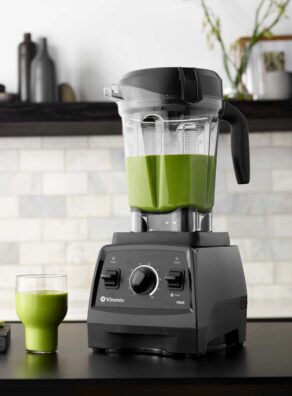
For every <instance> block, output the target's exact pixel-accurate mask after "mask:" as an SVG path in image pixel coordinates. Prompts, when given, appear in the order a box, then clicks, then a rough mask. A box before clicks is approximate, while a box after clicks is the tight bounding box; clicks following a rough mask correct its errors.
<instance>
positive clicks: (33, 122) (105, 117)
mask: <svg viewBox="0 0 292 396" xmlns="http://www.w3.org/2000/svg"><path fill="white" fill-rule="evenodd" d="M121 133H122V126H121V120H120V117H119V115H118V112H117V106H116V105H115V104H114V103H106V102H82V103H78V102H76V103H40V104H36V103H30V104H25V103H11V104H8V103H5V104H0V136H65V135H71V136H74V135H119V134H121Z"/></svg>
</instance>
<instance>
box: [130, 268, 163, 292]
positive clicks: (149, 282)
mask: <svg viewBox="0 0 292 396" xmlns="http://www.w3.org/2000/svg"><path fill="white" fill-rule="evenodd" d="M157 284H158V277H157V274H156V272H155V271H154V270H153V269H152V268H151V267H148V266H146V265H145V266H141V267H137V268H136V269H135V270H134V271H133V272H132V274H131V276H130V286H131V288H132V290H133V291H134V292H135V293H137V294H153V293H154V291H155V288H156V287H157Z"/></svg>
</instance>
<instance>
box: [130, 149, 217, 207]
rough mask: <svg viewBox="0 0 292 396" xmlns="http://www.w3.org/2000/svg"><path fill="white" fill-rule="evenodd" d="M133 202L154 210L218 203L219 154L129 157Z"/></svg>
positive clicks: (205, 205)
mask: <svg viewBox="0 0 292 396" xmlns="http://www.w3.org/2000/svg"><path fill="white" fill-rule="evenodd" d="M126 166H127V174H128V190H129V204H130V206H131V207H133V208H139V209H141V210H145V211H150V212H167V211H171V210H175V209H177V208H178V207H180V208H183V207H194V208H196V209H198V210H199V211H202V212H204V211H208V210H210V209H211V208H212V206H213V204H214V189H215V176H216V157H215V156H209V155H203V154H175V155H171V154H169V155H147V156H140V157H128V158H127V160H126Z"/></svg>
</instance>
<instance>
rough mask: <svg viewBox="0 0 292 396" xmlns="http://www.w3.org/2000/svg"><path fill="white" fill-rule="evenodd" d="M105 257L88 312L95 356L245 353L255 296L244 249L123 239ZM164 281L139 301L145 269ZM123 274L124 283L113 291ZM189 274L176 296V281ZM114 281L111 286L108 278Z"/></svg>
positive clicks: (170, 239)
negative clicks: (137, 286) (250, 300)
mask: <svg viewBox="0 0 292 396" xmlns="http://www.w3.org/2000/svg"><path fill="white" fill-rule="evenodd" d="M113 242H114V243H113V244H112V245H108V246H105V247H103V248H102V249H101V252H100V255H99V257H98V260H97V265H96V269H95V274H94V278H93V283H92V290H91V296H90V304H89V310H88V321H87V326H88V345H89V347H91V348H92V349H93V350H95V351H103V352H115V353H116V352H118V353H147V354H149V353H150V354H159V355H163V356H183V355H184V356H187V355H204V354H206V353H207V351H209V350H214V348H215V349H216V348H219V349H222V348H220V347H219V346H221V347H222V346H226V347H227V348H230V347H234V346H235V347H238V346H241V345H242V344H243V342H244V341H245V336H246V309H247V292H246V285H245V279H244V273H243V269H242V263H241V259H240V255H239V250H238V247H237V246H230V244H229V236H228V233H213V232H207V233H201V232H194V233H172V232H148V233H116V234H114V237H113ZM141 267H144V268H146V267H147V268H148V269H149V270H150V271H152V272H153V273H155V274H156V275H157V279H156V280H157V284H156V286H155V289H154V291H152V292H151V293H148V294H147V293H146V294H139V293H135V292H134V290H133V288H132V286H131V280H132V279H133V273H135V271H137V269H138V270H139V268H141ZM111 271H117V272H116V274H118V277H119V279H118V283H117V285H116V286H113V285H114V281H113V282H112V286H109V287H108V286H106V285H107V282H106V281H105V278H106V275H107V274H109V273H112V272H111ZM173 271H174V272H176V273H181V274H183V276H182V279H181V284H180V285H176V287H177V286H179V287H177V288H176V289H175V288H172V285H174V284H173V283H172V281H171V280H169V279H171V277H169V276H170V273H173ZM108 279H109V278H108Z"/></svg>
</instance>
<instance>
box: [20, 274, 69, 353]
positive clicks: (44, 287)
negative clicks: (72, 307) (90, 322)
mask: <svg viewBox="0 0 292 396" xmlns="http://www.w3.org/2000/svg"><path fill="white" fill-rule="evenodd" d="M67 307H68V293H67V276H66V275H55V274H52V275H50V274H46V275H17V277H16V313H17V315H18V317H19V319H20V320H21V321H22V323H23V325H24V327H25V347H26V350H27V351H28V352H32V353H54V352H55V351H56V350H57V346H58V326H59V324H60V323H61V322H62V320H63V319H64V318H65V316H66V313H67Z"/></svg>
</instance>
